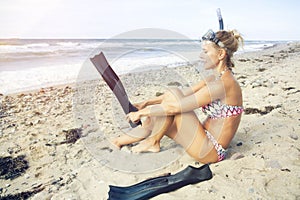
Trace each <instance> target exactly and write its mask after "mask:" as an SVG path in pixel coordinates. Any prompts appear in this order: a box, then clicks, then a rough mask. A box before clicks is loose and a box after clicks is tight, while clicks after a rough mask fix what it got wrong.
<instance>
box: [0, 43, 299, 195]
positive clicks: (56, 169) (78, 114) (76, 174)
mask: <svg viewBox="0 0 300 200" xmlns="http://www.w3.org/2000/svg"><path fill="white" fill-rule="evenodd" d="M234 60H235V65H236V66H237V68H236V69H234V72H235V76H236V78H237V80H238V82H239V83H240V84H241V87H242V91H243V96H244V107H245V108H246V109H248V110H247V111H246V112H245V113H244V114H243V117H242V121H241V125H240V127H239V129H238V131H237V133H236V136H235V138H234V139H233V141H232V142H231V145H230V147H229V156H228V158H227V159H226V160H224V161H222V162H220V163H215V164H211V165H210V167H211V170H212V172H213V174H214V177H213V178H212V179H211V180H210V181H207V182H203V183H200V184H196V185H190V186H186V187H184V188H181V189H179V190H177V191H175V192H171V193H167V194H163V195H159V196H157V197H155V198H153V199H155V200H160V199H161V200H162V199H164V200H171V199H172V200H174V199H175V200H177V199H178V200H179V199H183V198H191V199H193V198H195V197H197V196H201V197H202V198H203V199H222V198H224V197H225V198H226V199H249V198H250V199H293V198H294V199H296V198H299V196H300V193H299V187H298V185H299V176H300V171H299V166H300V161H299V155H300V153H299V149H300V147H299V137H300V127H299V126H298V124H299V120H300V119H299V109H298V105H299V99H300V88H299V85H300V84H299V78H298V77H297V74H299V73H300V68H299V67H298V65H299V64H298V63H299V62H300V43H289V44H283V45H279V46H276V47H274V48H268V49H265V50H263V51H259V52H247V53H245V54H239V55H236V56H235V59H234ZM100 78H101V77H100V75H99V79H100ZM199 78H201V74H199V73H196V71H195V68H194V67H191V66H186V67H179V68H171V69H167V68H163V69H162V70H161V71H160V73H157V71H154V70H153V71H149V72H147V73H145V72H139V73H130V74H126V75H122V76H121V79H122V82H123V84H124V86H125V88H126V89H127V92H128V96H129V97H130V99H131V101H132V102H137V101H141V100H143V99H144V98H148V97H151V96H152V97H153V96H155V95H156V93H159V92H163V91H164V90H165V89H166V87H168V86H186V85H188V84H191V83H193V82H195V81H197V80H199ZM99 79H97V80H93V81H89V82H87V83H85V84H82V85H80V87H76V83H75V84H63V85H60V86H52V87H48V88H44V89H38V90H33V91H30V92H20V93H17V94H13V95H4V96H0V99H1V103H2V107H1V109H2V110H1V113H0V117H1V118H0V119H1V124H0V125H1V132H0V142H1V144H2V145H1V146H0V155H1V159H3V158H11V159H12V160H13V159H16V158H18V159H16V160H14V162H12V163H15V164H16V165H15V166H12V169H13V168H15V169H18V170H19V173H18V174H16V173H15V172H14V171H8V172H9V173H8V172H7V173H4V169H3V168H1V170H2V171H1V172H3V174H2V175H1V176H0V178H1V179H0V185H1V186H0V197H5V196H7V195H13V194H20V193H21V192H33V193H32V194H31V197H30V199H107V194H108V185H110V184H112V185H130V184H134V183H137V182H139V181H142V180H145V179H146V178H149V177H154V176H157V175H161V174H163V173H167V172H171V173H172V174H173V173H176V172H178V171H180V170H181V169H183V168H185V167H186V166H187V165H193V166H197V167H199V166H201V163H197V162H195V161H194V160H193V159H191V158H190V157H189V156H188V155H186V153H183V154H182V155H179V157H178V158H176V159H175V160H174V161H173V162H169V164H165V165H164V166H162V167H161V168H160V170H154V171H151V172H147V173H129V172H124V171H122V170H116V169H112V168H111V167H110V166H109V165H107V164H105V163H103V161H104V160H101V159H103V158H106V157H110V158H114V156H115V152H116V151H114V150H113V149H112V148H111V147H110V146H108V144H107V141H106V137H109V136H115V135H118V134H121V133H122V129H126V128H127V127H128V125H127V123H126V122H125V123H124V120H123V119H124V118H122V117H123V116H124V114H123V111H122V110H120V107H119V106H118V103H116V100H115V99H114V97H113V96H112V94H111V91H110V90H109V88H108V87H107V85H106V84H105V83H104V82H103V81H102V80H101V79H100V80H99ZM132 83H134V84H132ZM145 87H146V88H147V90H145ZM200 117H201V114H200ZM79 129H82V132H80V131H79ZM76 131H78V132H76ZM67 133H80V134H79V136H78V135H77V136H78V137H75V136H76V134H75V135H73V136H74V137H75V138H73V139H74V140H67V139H68V138H67V136H68V134H67ZM71 139H72V138H71ZM64 141H65V143H61V142H64ZM66 141H67V142H66ZM163 145H165V148H170V149H172V148H173V147H174V146H172V145H173V144H171V143H169V140H168V139H166V141H164V143H163ZM121 153H123V154H124V155H127V156H128V157H127V160H129V159H130V158H131V157H133V155H131V154H129V153H128V152H126V149H125V150H124V151H122V152H121ZM162 153H164V152H162ZM22 156H25V157H22ZM149 156H153V158H152V157H151V159H152V160H151V161H152V162H153V163H155V162H157V161H158V159H157V158H156V156H155V154H153V155H152V154H150V155H149ZM116 159H118V157H116ZM1 161H3V160H1ZM17 164H18V165H17ZM130 164H136V165H137V163H134V162H127V163H124V164H123V165H124V167H125V165H129V166H130ZM138 164H140V166H141V167H142V165H141V164H142V163H138ZM117 167H118V166H117ZM13 175H15V177H13ZM5 176H6V177H7V179H6V178H5ZM237 188H238V189H237Z"/></svg>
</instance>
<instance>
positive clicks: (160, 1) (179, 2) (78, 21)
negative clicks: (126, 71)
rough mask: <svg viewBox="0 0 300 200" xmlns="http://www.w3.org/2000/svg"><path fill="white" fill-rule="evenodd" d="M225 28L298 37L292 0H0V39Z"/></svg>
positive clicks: (190, 33) (298, 14)
mask: <svg viewBox="0 0 300 200" xmlns="http://www.w3.org/2000/svg"><path fill="white" fill-rule="evenodd" d="M217 8H220V9H221V11H222V16H223V19H224V26H225V29H237V30H238V31H239V32H240V33H241V34H242V35H243V36H244V38H245V39H246V40H300V23H299V22H298V19H300V11H299V10H300V1H298V0H285V1H283V0H281V1H280V0H251V1H242V0H226V1H224V0H206V1H203V0H51V1H49V0H0V24H1V26H0V27H1V28H0V38H73V39H74V38H80V39H83V38H96V39H102V38H103V39H109V38H112V37H115V36H116V35H119V34H122V33H125V32H128V31H133V30H137V29H144V28H154V29H164V30H171V31H175V32H177V33H179V34H182V35H185V36H186V37H188V38H190V39H199V38H200V36H201V35H203V33H205V32H206V31H207V30H208V29H210V28H211V29H213V30H218V20H217V15H216V9H217Z"/></svg>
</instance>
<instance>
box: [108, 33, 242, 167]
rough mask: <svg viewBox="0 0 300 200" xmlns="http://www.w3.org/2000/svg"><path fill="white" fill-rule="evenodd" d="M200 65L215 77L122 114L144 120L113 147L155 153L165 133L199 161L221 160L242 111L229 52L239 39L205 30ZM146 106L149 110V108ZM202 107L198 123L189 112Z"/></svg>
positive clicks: (117, 139) (128, 118)
mask: <svg viewBox="0 0 300 200" xmlns="http://www.w3.org/2000/svg"><path fill="white" fill-rule="evenodd" d="M202 39H203V44H202V53H201V55H200V58H201V61H203V62H204V67H205V69H207V70H213V72H214V75H211V76H209V77H207V78H206V79H205V80H202V81H200V82H199V83H198V84H196V85H194V86H192V87H190V88H186V89H182V90H180V89H178V88H176V89H170V90H169V91H168V92H166V93H165V94H164V95H162V96H160V97H157V98H154V99H150V100H147V101H145V102H142V103H139V104H137V105H136V106H137V107H138V109H139V110H138V111H137V112H131V113H129V114H128V115H127V120H131V121H133V122H136V121H138V120H140V119H141V118H143V117H146V120H145V121H144V123H143V125H142V126H140V127H137V128H135V129H132V130H131V131H130V132H129V133H128V134H126V135H123V136H120V137H118V138H115V139H114V140H113V141H112V142H113V144H114V145H116V146H117V147H119V148H121V147H122V146H123V145H126V144H131V143H134V142H138V141H141V140H142V141H141V142H140V143H139V144H138V145H136V146H134V147H133V148H132V150H133V151H134V152H144V151H151V152H158V151H160V140H161V139H162V137H163V136H164V135H166V136H168V137H170V138H172V139H173V140H175V141H176V142H177V143H179V144H180V145H182V146H183V147H184V148H185V150H186V151H187V153H188V154H189V155H190V156H192V157H193V158H195V159H196V160H197V161H199V162H201V163H213V162H218V161H221V160H223V159H224V158H225V156H226V150H225V149H226V148H228V146H229V144H230V142H231V140H232V138H233V137H234V135H235V132H236V131H237V129H238V126H239V123H240V120H241V113H242V112H243V108H242V92H241V88H240V86H239V84H238V82H237V81H236V79H235V77H234V75H233V73H232V68H233V67H234V64H233V62H232V60H231V59H232V56H233V53H234V52H236V51H237V49H238V47H239V43H240V42H243V38H242V37H241V36H240V35H239V34H238V33H237V32H236V31H223V30H222V31H218V32H216V33H214V32H213V31H212V30H209V31H208V32H207V34H206V35H204V36H203V37H202ZM150 105H151V106H150ZM197 108H202V110H203V112H204V113H205V114H207V115H208V117H207V119H206V120H205V121H204V123H201V122H200V121H199V120H198V118H197V116H196V114H195V113H194V110H195V109H197Z"/></svg>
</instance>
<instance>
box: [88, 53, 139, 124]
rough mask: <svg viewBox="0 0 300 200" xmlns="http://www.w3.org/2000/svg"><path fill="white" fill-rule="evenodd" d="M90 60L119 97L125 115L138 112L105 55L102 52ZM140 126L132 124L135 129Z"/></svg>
mask: <svg viewBox="0 0 300 200" xmlns="http://www.w3.org/2000/svg"><path fill="white" fill-rule="evenodd" d="M90 60H91V62H92V63H93V64H94V66H95V67H96V69H97V70H98V72H99V73H100V74H101V76H102V78H103V79H104V81H105V82H106V83H107V85H108V86H109V88H110V89H111V90H112V91H113V93H114V94H115V96H116V97H117V99H118V101H119V103H120V104H121V106H122V109H123V111H124V112H125V114H128V113H130V112H135V111H138V109H137V108H136V107H135V106H133V105H132V104H131V103H130V101H129V99H128V96H127V93H126V91H125V88H124V86H123V84H122V82H121V80H120V79H119V77H118V75H117V74H116V73H115V72H114V70H113V69H112V68H111V66H110V65H109V63H108V62H107V60H106V58H105V56H104V54H103V53H102V52H100V53H99V54H98V55H95V56H94V57H93V58H90ZM140 124H141V122H140V121H139V122H137V123H133V122H130V126H131V127H133V128H134V127H136V126H138V125H140Z"/></svg>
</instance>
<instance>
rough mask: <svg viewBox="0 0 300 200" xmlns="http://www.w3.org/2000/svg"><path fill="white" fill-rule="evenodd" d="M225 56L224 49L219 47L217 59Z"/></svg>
mask: <svg viewBox="0 0 300 200" xmlns="http://www.w3.org/2000/svg"><path fill="white" fill-rule="evenodd" d="M225 56H226V51H225V49H219V55H218V57H219V60H223V59H225Z"/></svg>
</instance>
